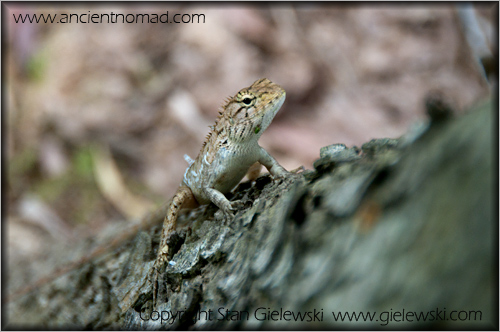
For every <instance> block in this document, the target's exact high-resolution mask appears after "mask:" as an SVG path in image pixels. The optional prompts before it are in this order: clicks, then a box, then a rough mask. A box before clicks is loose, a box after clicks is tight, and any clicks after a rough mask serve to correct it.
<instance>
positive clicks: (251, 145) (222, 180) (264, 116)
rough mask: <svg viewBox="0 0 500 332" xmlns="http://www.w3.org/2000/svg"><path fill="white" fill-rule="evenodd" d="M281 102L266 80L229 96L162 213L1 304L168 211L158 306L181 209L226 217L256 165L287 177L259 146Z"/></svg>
mask: <svg viewBox="0 0 500 332" xmlns="http://www.w3.org/2000/svg"><path fill="white" fill-rule="evenodd" d="M284 100H285V90H284V89H283V88H281V87H280V86H279V85H277V84H274V83H272V82H271V81H269V80H268V79H265V78H264V79H261V80H258V81H256V82H255V83H253V84H252V85H251V86H250V87H248V88H244V89H242V90H240V91H239V92H238V93H237V94H236V95H235V96H234V97H232V98H228V100H227V102H226V103H225V105H224V106H223V110H222V112H220V114H219V117H218V119H217V121H216V123H215V125H214V126H212V127H211V131H210V133H209V134H208V136H207V138H206V140H205V142H204V143H203V146H202V148H201V151H200V153H199V154H198V157H197V159H196V160H191V158H189V157H187V156H186V160H187V161H188V162H189V163H190V166H189V167H188V168H187V169H186V172H185V173H184V179H183V181H182V184H181V186H180V187H179V189H178V190H177V192H176V194H175V195H174V196H173V198H172V200H171V201H170V203H169V205H168V207H167V210H166V212H165V209H164V208H162V209H160V210H159V211H156V212H154V213H152V214H150V215H148V216H146V217H145V218H144V219H143V220H142V221H141V222H140V223H139V224H137V225H135V226H133V227H132V228H130V229H129V230H127V231H125V232H124V233H123V234H121V235H120V236H118V237H117V238H115V239H113V240H112V241H111V242H109V243H107V244H106V245H104V246H101V247H98V248H97V249H95V250H93V251H92V252H90V253H89V254H88V255H86V256H85V257H83V258H81V259H80V260H78V261H75V262H73V263H71V264H69V265H67V266H64V267H62V268H60V269H57V270H56V271H55V272H54V273H52V274H51V275H50V276H47V277H45V278H42V279H39V280H38V281H36V282H35V283H33V284H31V285H29V286H27V287H23V288H22V289H19V290H17V291H15V292H14V293H12V294H10V295H9V296H8V297H7V298H5V300H6V301H7V302H8V301H10V300H12V299H13V298H17V297H20V296H23V295H25V294H27V293H30V292H31V291H33V290H35V289H37V288H39V287H41V286H42V285H44V284H46V283H47V282H50V281H51V280H54V279H56V278H58V277H60V276H62V275H64V274H66V273H68V272H70V271H72V270H74V269H76V268H78V267H80V266H82V265H84V264H86V263H88V262H90V261H91V260H93V259H96V258H97V257H99V256H100V255H102V254H104V253H106V252H109V251H110V250H112V249H114V248H116V247H118V246H120V245H122V244H123V243H125V242H126V241H128V240H129V239H130V238H132V237H133V236H135V235H136V234H137V232H139V230H141V229H148V228H150V227H152V226H153V225H154V224H156V223H157V222H158V220H159V219H160V218H161V217H160V215H161V214H162V215H165V213H166V217H165V219H164V222H163V229H162V236H161V241H160V247H159V249H158V256H157V259H156V261H155V264H154V269H153V271H152V277H153V303H154V304H156V295H157V279H158V275H159V273H160V271H161V268H162V267H163V265H164V264H165V263H166V262H167V256H168V245H167V240H168V237H169V234H171V233H172V232H173V230H175V226H176V220H177V216H178V214H179V211H180V209H181V208H183V207H195V206H196V205H198V204H207V203H210V202H213V203H214V204H215V205H217V206H218V207H219V208H220V209H221V210H222V212H223V213H224V215H225V217H226V218H227V219H230V218H231V217H232V215H233V211H234V209H235V208H236V207H238V206H240V204H241V203H240V202H238V201H236V202H229V201H228V200H227V199H226V197H225V196H224V193H228V192H229V191H230V190H231V189H232V188H234V187H235V186H236V185H237V184H238V183H239V182H240V181H241V179H242V178H243V177H244V176H245V173H247V171H248V174H247V175H248V177H249V178H251V179H254V178H256V177H257V176H258V175H259V172H258V170H260V164H262V165H264V166H265V167H266V168H267V169H268V170H269V172H270V173H271V174H272V175H273V176H274V177H282V176H285V175H286V174H287V173H288V172H287V171H286V170H285V169H284V168H283V167H282V166H280V165H279V164H278V162H277V161H276V160H275V159H274V158H273V157H272V156H271V155H269V153H267V151H266V150H264V149H263V148H262V147H260V146H259V145H258V143H257V141H258V139H259V137H260V136H261V135H262V133H263V132H264V131H265V130H266V128H267V127H268V126H269V124H270V123H271V121H272V120H273V118H274V116H275V115H276V113H277V112H278V110H279V109H280V107H281V105H282V104H283V102H284ZM256 166H258V168H257V167H256Z"/></svg>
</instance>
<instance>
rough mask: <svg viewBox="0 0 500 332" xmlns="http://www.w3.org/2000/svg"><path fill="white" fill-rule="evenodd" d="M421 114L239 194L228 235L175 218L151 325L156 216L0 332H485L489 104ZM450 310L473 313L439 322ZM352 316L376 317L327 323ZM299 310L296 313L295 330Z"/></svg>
mask: <svg viewBox="0 0 500 332" xmlns="http://www.w3.org/2000/svg"><path fill="white" fill-rule="evenodd" d="M429 107H430V115H431V117H432V119H433V121H431V122H430V123H429V124H428V125H423V126H421V127H420V129H415V130H412V131H411V132H410V133H409V134H408V135H406V136H404V137H402V138H401V139H397V140H394V139H381V140H374V141H371V142H369V143H367V144H365V145H363V146H362V148H361V149H359V148H356V147H353V148H345V147H344V146H342V145H333V146H329V147H326V148H324V149H322V151H321V158H320V159H319V160H318V161H317V162H316V163H315V170H314V171H305V172H303V173H300V174H292V175H290V176H289V177H288V178H286V179H284V180H281V181H273V180H272V179H271V178H270V177H269V176H263V177H261V178H259V179H258V180H257V181H256V183H255V184H254V185H252V184H250V183H242V184H240V186H239V187H238V188H237V189H236V190H235V194H234V196H235V198H236V199H243V200H245V201H247V204H246V206H245V208H244V209H242V210H240V211H238V212H237V213H236V216H235V218H234V220H233V221H232V222H230V223H225V222H224V221H223V216H222V215H221V214H220V213H219V212H217V208H215V207H214V206H205V207H201V208H199V209H196V210H194V211H192V212H191V213H189V214H184V215H182V216H181V218H180V220H179V223H180V224H184V225H185V226H184V227H178V234H177V235H176V236H174V237H172V239H171V240H172V242H171V243H172V245H173V246H174V247H175V250H174V251H175V254H174V256H173V258H172V263H171V264H170V265H169V266H168V267H167V269H166V272H165V273H164V274H163V280H162V284H161V285H160V294H161V297H160V304H159V306H157V307H156V308H155V311H157V312H159V313H160V314H161V315H162V317H163V319H164V321H163V322H162V321H161V320H154V318H156V317H157V312H155V311H152V308H151V299H152V287H151V285H150V283H149V282H148V272H149V270H150V268H151V267H152V264H153V261H154V258H155V253H154V250H155V249H157V246H158V242H159V227H160V225H161V221H160V220H159V222H158V226H157V227H155V228H154V229H150V230H148V231H144V232H140V233H139V234H137V236H136V238H135V239H134V240H133V241H132V242H129V243H126V244H124V245H123V246H122V247H120V248H119V249H118V250H116V251H113V252H111V253H109V254H106V255H104V256H102V257H101V258H100V259H98V260H95V261H93V262H91V263H89V264H85V265H84V266H82V267H81V268H79V269H76V270H74V271H72V272H70V273H68V274H66V275H65V276H62V277H59V278H57V279H56V280H54V281H52V282H50V283H47V284H45V285H44V286H42V287H40V288H39V289H37V290H36V291H34V292H31V293H30V294H28V295H25V296H22V297H19V298H15V299H13V300H11V301H10V302H9V303H8V305H7V310H6V316H4V319H7V321H8V323H9V325H7V327H10V328H34V327H44V328H63V327H64V328H86V329H102V328H104V329H164V328H167V329H257V328H259V329H303V328H307V329H328V328H336V329H338V328H386V327H390V328H396V329H404V328H408V327H410V328H424V327H432V328H452V329H465V328H471V327H479V328H481V329H489V328H494V329H497V328H498V325H497V324H498V316H497V313H498V308H497V307H496V305H497V304H498V302H494V301H497V300H498V297H497V294H498V292H497V291H496V285H497V284H496V280H497V277H498V274H497V273H498V265H497V264H498V263H497V259H498V257H497V256H496V254H495V253H496V250H497V246H496V244H497V240H498V237H497V233H498V228H497V224H496V222H497V220H496V218H495V213H494V212H493V211H494V210H493V208H494V206H496V204H493V199H494V195H493V190H496V189H497V184H498V181H497V178H496V175H495V174H494V173H493V171H494V164H493V159H492V153H494V151H493V150H492V139H493V136H492V129H493V127H492V126H493V115H492V110H491V107H492V106H491V105H490V104H485V105H483V106H482V107H479V108H478V109H475V110H471V111H470V112H469V113H467V114H466V115H464V116H462V117H460V118H456V119H450V118H449V117H447V114H448V113H446V112H439V109H438V111H436V109H435V108H432V106H429ZM75 250H76V249H75ZM77 252H85V248H80V249H78V250H77ZM26 269H27V268H26V267H24V270H23V268H21V267H19V268H18V269H17V272H13V275H14V276H15V275H16V274H15V273H18V274H22V273H26V271H27V270H26ZM33 279H36V277H35V276H33ZM221 308H223V309H221ZM259 308H261V309H259ZM262 308H264V309H262ZM226 310H229V312H231V313H229V312H228V311H226ZM287 310H288V311H290V313H288V314H287V313H286V311H287ZM403 310H404V313H403ZM453 310H457V311H466V312H467V315H469V312H470V311H480V312H481V314H479V313H476V314H470V315H471V316H472V317H471V319H470V320H467V321H452V320H450V319H449V318H450V317H449V314H450V313H451V312H452V311H453ZM210 311H211V312H212V313H211V315H210V316H208V314H209V312H210ZM270 311H271V312H272V311H277V312H278V313H277V314H276V313H274V314H272V313H269V312H270ZM353 311H356V312H363V313H366V312H376V316H375V319H378V321H375V320H374V321H369V320H368V321H366V322H365V321H363V319H360V321H358V322H355V321H353V322H349V321H348V320H347V319H346V320H345V321H344V322H340V321H336V320H335V319H334V316H333V314H332V312H333V313H335V314H337V313H339V312H340V313H344V312H349V313H352V312H353ZM408 311H414V312H416V313H417V315H418V314H419V313H420V312H422V313H423V314H426V313H428V312H430V311H434V315H433V316H432V317H431V316H430V315H429V316H427V320H426V321H422V320H420V321H417V319H416V317H415V316H411V315H410V316H406V315H408V314H407V313H408ZM299 312H302V313H304V312H311V315H310V316H309V315H306V316H305V319H304V320H303V321H301V320H300V319H299V320H298V321H295V320H294V319H293V318H292V316H293V315H297V314H298V313H299ZM397 312H401V313H402V316H401V315H399V314H398V313H397ZM221 313H223V314H224V317H223V316H222V315H221ZM292 313H293V315H292ZM314 314H316V316H314ZM174 315H175V316H174ZM265 316H266V317H265ZM464 316H465V314H462V316H455V317H461V318H462V317H464ZM408 317H409V318H410V319H412V320H413V322H409V321H407V318H408ZM197 318H198V319H197ZM432 318H433V319H432ZM287 319H289V320H287ZM401 319H404V320H405V321H400V322H398V320H401ZM4 322H5V320H4ZM4 324H5V323H4Z"/></svg>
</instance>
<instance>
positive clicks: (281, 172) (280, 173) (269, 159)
mask: <svg viewBox="0 0 500 332" xmlns="http://www.w3.org/2000/svg"><path fill="white" fill-rule="evenodd" d="M259 163H261V164H262V165H264V166H265V167H266V168H267V170H268V171H269V173H271V175H272V176H274V177H275V178H282V177H285V176H286V175H287V174H288V171H287V170H286V169H284V168H283V166H281V165H280V164H279V163H278V162H277V161H276V159H274V158H273V156H271V155H270V154H269V153H268V152H267V151H266V150H265V149H264V148H263V147H260V156H259Z"/></svg>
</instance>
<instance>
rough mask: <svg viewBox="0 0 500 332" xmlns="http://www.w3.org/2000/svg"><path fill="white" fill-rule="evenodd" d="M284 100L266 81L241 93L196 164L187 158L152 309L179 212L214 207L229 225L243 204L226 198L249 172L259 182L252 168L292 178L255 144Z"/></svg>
mask: <svg viewBox="0 0 500 332" xmlns="http://www.w3.org/2000/svg"><path fill="white" fill-rule="evenodd" d="M285 96H286V93H285V90H284V89H283V88H282V87H280V86H279V85H277V84H275V83H273V82H271V81H270V80H268V79H267V78H263V79H260V80H258V81H256V82H254V83H253V84H252V85H251V86H249V87H247V88H243V89H241V90H240V91H239V92H238V93H237V94H236V95H235V96H234V97H231V98H228V99H227V101H226V103H225V104H224V105H223V107H222V111H221V112H220V113H219V116H218V118H217V121H216V123H215V125H213V126H211V127H210V129H211V130H210V133H209V134H208V136H207V138H206V139H205V142H204V143H203V146H202V148H201V151H200V152H199V154H198V157H197V158H196V159H195V160H192V159H191V158H189V157H188V156H185V157H186V160H187V161H188V163H190V165H189V167H188V168H187V169H186V172H185V173H184V179H183V181H182V184H181V186H180V187H179V189H177V192H176V193H175V195H174V197H173V198H172V201H171V203H170V206H169V207H168V210H167V215H166V217H165V220H164V222H163V229H162V235H161V241H160V247H159V249H158V256H157V258H156V261H155V264H154V268H153V272H152V273H153V275H152V278H153V305H156V297H157V287H158V276H159V274H160V272H161V269H162V268H163V267H164V265H165V263H166V262H167V261H168V249H169V248H168V244H167V240H168V237H169V235H170V234H171V233H172V232H173V231H174V230H175V227H176V220H177V216H178V214H179V211H180V209H181V208H183V207H193V206H196V205H197V204H208V203H210V202H212V203H214V204H215V205H217V207H219V209H221V210H222V212H223V214H224V216H225V218H226V219H231V217H232V216H233V211H234V210H235V209H236V208H237V207H238V206H240V205H241V202H239V201H235V202H230V201H229V200H228V199H227V198H226V197H225V196H224V194H225V193H228V192H229V191H230V190H231V189H233V188H234V187H235V186H236V185H237V184H238V183H239V182H240V181H241V179H242V178H243V177H244V176H245V174H246V173H247V172H249V173H251V174H252V177H256V175H258V172H256V171H255V169H256V167H255V166H253V165H255V164H256V163H258V164H259V165H258V167H259V169H260V164H262V165H264V166H265V167H266V168H267V169H268V170H269V172H270V173H271V175H273V176H274V177H283V176H285V175H286V174H288V172H287V171H286V170H285V169H284V168H283V167H282V166H281V165H280V164H279V163H278V162H277V161H276V160H275V159H274V158H273V157H272V156H271V155H270V154H269V153H268V152H267V151H266V150H264V149H263V148H262V147H261V146H259V144H258V142H257V141H258V140H259V137H260V136H261V135H262V133H263V132H264V131H265V130H266V129H267V127H268V126H269V124H270V123H271V121H272V120H273V118H274V116H275V115H276V113H277V112H278V110H279V109H280V108H281V105H283V102H284V101H285Z"/></svg>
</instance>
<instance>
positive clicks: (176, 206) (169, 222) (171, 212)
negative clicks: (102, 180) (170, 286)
mask: <svg viewBox="0 0 500 332" xmlns="http://www.w3.org/2000/svg"><path fill="white" fill-rule="evenodd" d="M186 205H190V206H195V205H196V199H195V197H194V195H193V192H192V191H191V189H190V188H189V187H188V186H185V185H182V186H180V187H179V189H177V192H176V193H175V195H174V197H173V198H172V201H171V202H170V205H169V207H168V210H167V214H166V216H165V219H164V220H163V228H162V231H161V240H160V246H159V248H158V255H157V257H156V261H155V264H154V267H153V280H152V281H153V305H154V306H156V297H157V290H158V288H157V287H158V276H159V274H160V269H161V268H162V267H163V266H164V264H165V263H166V262H167V261H168V244H167V241H168V237H169V235H170V234H172V232H173V231H175V228H176V225H177V216H178V215H179V211H180V210H181V208H183V207H186Z"/></svg>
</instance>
